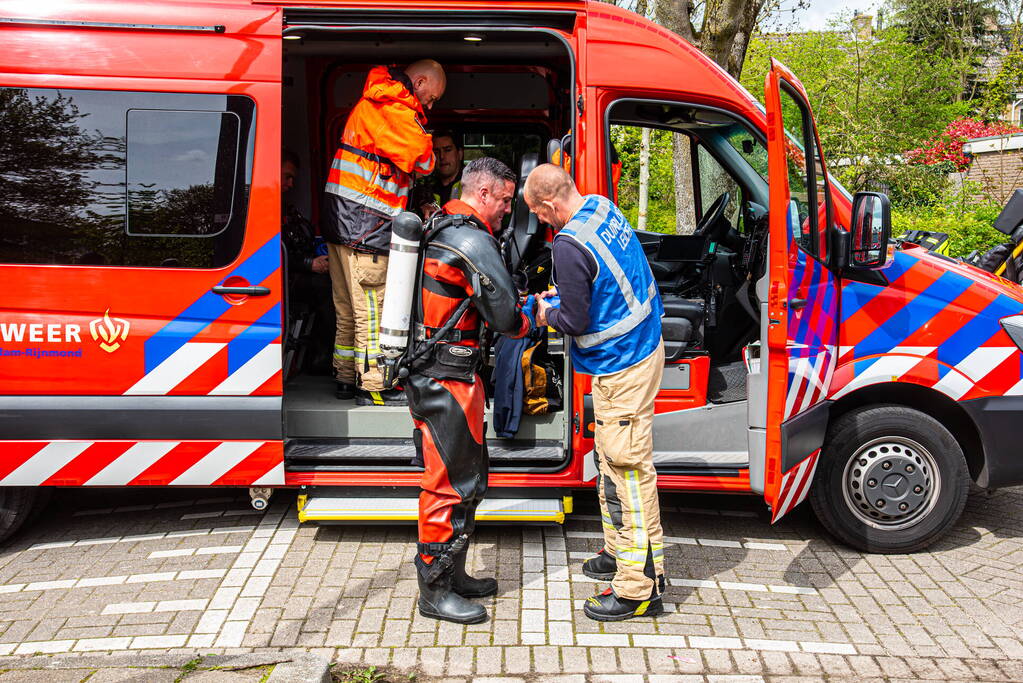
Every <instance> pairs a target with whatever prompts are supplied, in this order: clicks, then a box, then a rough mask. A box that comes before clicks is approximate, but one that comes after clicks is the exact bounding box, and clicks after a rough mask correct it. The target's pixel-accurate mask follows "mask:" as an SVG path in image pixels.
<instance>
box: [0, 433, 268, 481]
mask: <svg viewBox="0 0 1023 683" xmlns="http://www.w3.org/2000/svg"><path fill="white" fill-rule="evenodd" d="M283 484H284V444H283V442H281V441H4V442H2V443H0V486H282V485H283Z"/></svg>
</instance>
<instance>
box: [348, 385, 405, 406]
mask: <svg viewBox="0 0 1023 683" xmlns="http://www.w3.org/2000/svg"><path fill="white" fill-rule="evenodd" d="M355 405H357V406H407V405H408V399H407V398H405V392H403V391H398V390H396V389H388V390H387V391H365V390H363V389H359V390H357V392H356V394H355Z"/></svg>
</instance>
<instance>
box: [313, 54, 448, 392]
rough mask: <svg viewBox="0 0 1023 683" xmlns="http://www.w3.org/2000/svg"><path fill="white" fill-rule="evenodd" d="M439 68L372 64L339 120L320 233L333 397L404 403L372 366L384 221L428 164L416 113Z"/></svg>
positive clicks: (441, 80)
mask: <svg viewBox="0 0 1023 683" xmlns="http://www.w3.org/2000/svg"><path fill="white" fill-rule="evenodd" d="M445 85H446V79H445V76H444V70H443V69H442V68H441V66H440V64H438V63H437V62H435V61H433V60H421V61H418V62H414V63H413V64H411V65H409V66H408V68H406V69H405V70H404V71H402V70H401V69H399V68H397V67H385V66H377V67H374V68H373V69H371V70H370V72H369V75H368V76H367V77H366V85H365V87H364V88H363V92H362V98H361V99H360V100H359V101H358V102H357V103H356V105H355V107H354V108H353V109H352V113H351V114H349V116H348V121H347V122H346V123H345V130H344V134H343V135H342V137H341V143H340V145H339V146H338V150H337V153H336V154H335V155H334V161H333V163H332V164H331V167H330V174H329V175H328V177H327V186H326V188H325V190H326V192H325V194H324V205H323V220H322V221H321V231H322V233H323V237H324V240H326V242H327V243H328V245H329V246H328V248H329V252H328V255H329V257H330V279H331V283H332V286H333V296H334V308H335V311H336V313H337V330H336V334H335V339H334V376H335V379H336V380H337V394H336V395H337V397H338V398H340V399H350V398H352V397H353V396H355V398H356V403H357V404H358V405H404V404H405V403H406V401H405V397H404V395H403V394H402V393H401V392H398V391H395V390H388V391H385V390H384V385H383V375H382V373H381V371H380V369H379V368H377V361H376V358H377V356H378V355H380V349H379V337H380V311H381V309H382V308H383V302H384V285H385V282H384V281H385V278H386V275H387V252H388V249H389V248H390V244H391V220H392V219H393V218H394V216H396V215H398V213H400V212H401V211H402V210H404V208H405V205H406V203H407V202H408V196H409V192H410V190H411V188H412V181H413V179H414V176H415V175H416V174H421V175H425V174H427V173H430V172H431V171H432V170H433V164H434V155H433V140H432V138H431V137H430V134H429V133H427V132H426V128H425V126H426V115H425V110H426V109H430V108H431V107H432V106H433V104H434V102H436V101H437V100H438V99H440V97H441V95H443V94H444V87H445Z"/></svg>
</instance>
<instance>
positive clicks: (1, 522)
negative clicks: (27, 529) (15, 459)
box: [0, 486, 39, 543]
mask: <svg viewBox="0 0 1023 683" xmlns="http://www.w3.org/2000/svg"><path fill="white" fill-rule="evenodd" d="M38 497H39V489H37V488H26V487H19V486H0V543H2V542H3V541H6V540H7V539H8V538H10V537H11V536H13V535H14V534H15V533H16V532H17V531H18V529H20V528H21V527H22V526H23V525H24V524H25V522H26V521H28V519H29V517H31V516H32V512H33V511H34V510H35V502H36V499H37V498H38Z"/></svg>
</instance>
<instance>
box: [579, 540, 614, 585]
mask: <svg viewBox="0 0 1023 683" xmlns="http://www.w3.org/2000/svg"><path fill="white" fill-rule="evenodd" d="M617 571H618V561H617V560H616V559H615V558H614V557H612V556H611V555H608V554H607V553H606V552H604V549H603V548H601V549H600V550H599V551H597V554H596V555H594V556H593V557H591V558H590V559H588V560H586V561H585V562H583V574H585V575H586V576H588V577H590V578H591V579H597V580H598V581H610V580H611V579H613V578H614V577H615V573H616V572H617Z"/></svg>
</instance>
